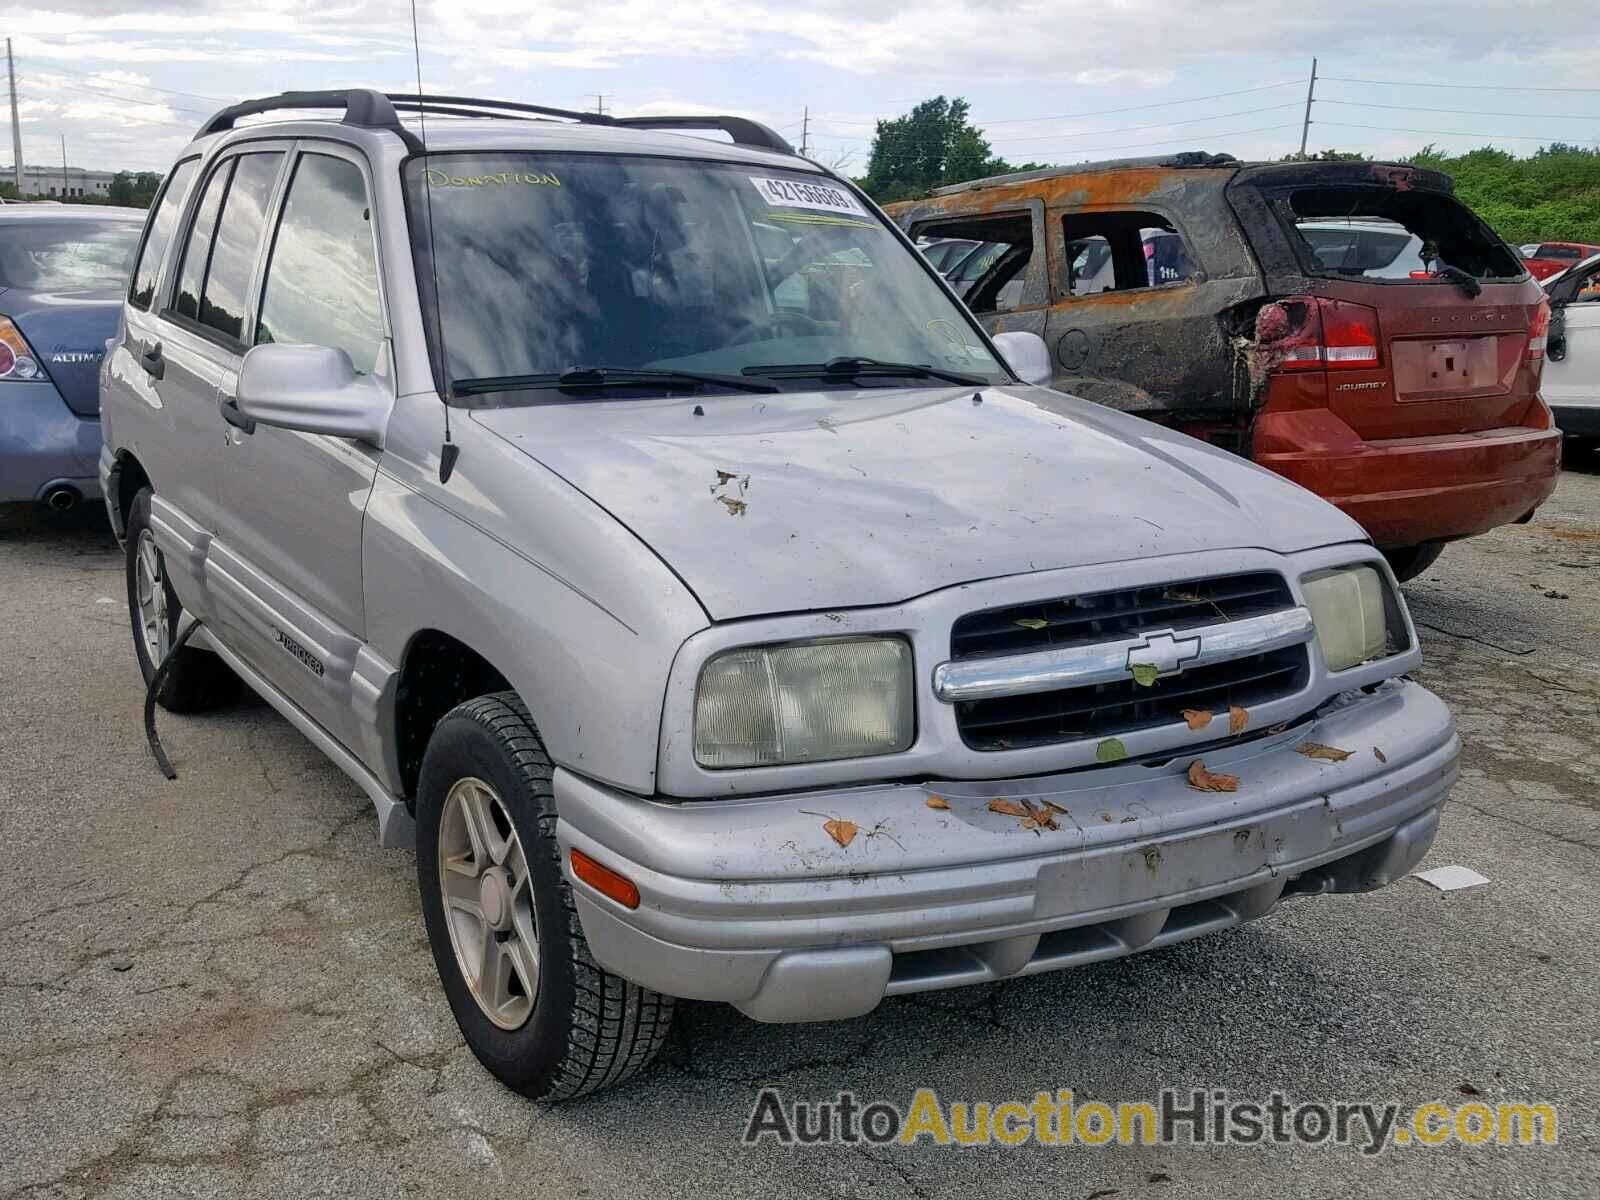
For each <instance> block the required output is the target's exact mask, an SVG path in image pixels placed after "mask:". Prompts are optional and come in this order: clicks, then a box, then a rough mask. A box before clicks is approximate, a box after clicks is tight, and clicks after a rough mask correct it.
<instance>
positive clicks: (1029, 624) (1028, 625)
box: [1016, 617, 1050, 629]
mask: <svg viewBox="0 0 1600 1200" xmlns="http://www.w3.org/2000/svg"><path fill="white" fill-rule="evenodd" d="M1016 624H1018V625H1021V626H1022V627H1023V628H1024V629H1044V628H1046V627H1047V626H1049V624H1050V622H1049V621H1041V620H1040V619H1039V618H1038V617H1022V618H1020V619H1019V620H1018V621H1017V622H1016Z"/></svg>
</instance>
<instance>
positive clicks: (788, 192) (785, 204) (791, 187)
mask: <svg viewBox="0 0 1600 1200" xmlns="http://www.w3.org/2000/svg"><path fill="white" fill-rule="evenodd" d="M750 182H751V183H752V184H754V185H755V189H756V191H758V192H760V193H761V198H762V199H763V200H765V201H766V202H767V203H768V204H770V205H772V206H773V207H775V208H815V209H820V210H821V211H823V212H831V213H849V214H850V215H851V216H853V217H864V216H866V215H867V212H866V210H865V209H864V208H862V207H861V205H859V204H857V203H856V199H855V197H854V196H852V195H850V193H849V192H847V191H845V190H844V189H842V188H837V187H834V186H833V185H832V184H828V183H807V182H805V181H804V180H799V179H770V178H767V177H764V176H761V175H752V176H750Z"/></svg>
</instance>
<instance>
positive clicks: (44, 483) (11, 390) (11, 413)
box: [0, 381, 100, 504]
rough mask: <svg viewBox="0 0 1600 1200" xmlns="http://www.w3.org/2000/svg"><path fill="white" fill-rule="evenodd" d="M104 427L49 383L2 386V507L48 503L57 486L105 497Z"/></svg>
mask: <svg viewBox="0 0 1600 1200" xmlns="http://www.w3.org/2000/svg"><path fill="white" fill-rule="evenodd" d="M99 459H100V422H99V421H97V420H94V419H93V418H87V417H80V416H78V415H77V414H76V413H75V412H73V411H72V410H71V409H70V408H68V407H67V402H66V401H65V400H63V399H62V398H61V393H59V392H58V391H56V389H55V386H54V385H53V384H51V383H48V382H45V381H30V382H26V383H21V382H0V504H13V503H28V502H30V501H39V500H43V499H44V496H45V493H46V492H47V491H48V490H49V489H50V488H51V487H53V486H55V485H58V484H65V485H67V486H69V487H72V488H75V489H76V490H77V492H78V494H79V495H80V496H81V497H82V498H83V499H85V500H95V499H98V498H99V496H100V477H99V472H98V468H97V464H98V462H99Z"/></svg>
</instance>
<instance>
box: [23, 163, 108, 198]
mask: <svg viewBox="0 0 1600 1200" xmlns="http://www.w3.org/2000/svg"><path fill="white" fill-rule="evenodd" d="M115 175H116V172H115V171H86V170H84V169H83V168H82V167H29V166H25V167H23V168H22V194H23V195H24V196H37V197H39V198H41V199H45V200H48V199H50V198H52V197H56V198H61V197H66V196H104V195H106V194H107V193H109V192H110V191H111V180H112V178H113V177H114V176H115ZM15 178H16V174H15V172H14V171H13V169H12V168H11V167H0V183H10V182H11V181H12V180H13V179H15Z"/></svg>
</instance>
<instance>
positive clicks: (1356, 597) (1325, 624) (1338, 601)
mask: <svg viewBox="0 0 1600 1200" xmlns="http://www.w3.org/2000/svg"><path fill="white" fill-rule="evenodd" d="M1300 584H1301V587H1302V589H1303V590H1304V592H1305V597H1306V604H1307V605H1309V606H1310V608H1311V616H1312V619H1313V620H1315V621H1316V624H1317V641H1318V643H1319V644H1320V645H1321V646H1322V657H1323V660H1324V661H1325V662H1326V663H1327V664H1328V670H1330V671H1344V670H1348V669H1349V668H1351V667H1356V666H1360V665H1361V664H1362V663H1364V662H1371V661H1372V660H1373V659H1375V658H1387V657H1388V656H1389V655H1391V654H1395V653H1397V652H1398V651H1400V650H1401V649H1404V646H1403V645H1402V644H1401V643H1402V642H1404V641H1405V640H1406V638H1405V622H1404V621H1402V620H1401V619H1400V606H1399V602H1398V601H1397V600H1395V599H1394V598H1393V597H1392V596H1391V595H1390V594H1389V588H1388V585H1387V584H1385V583H1384V581H1383V576H1382V575H1381V574H1379V573H1378V570H1377V568H1375V567H1367V566H1356V567H1339V568H1337V569H1335V570H1332V571H1317V572H1315V573H1313V574H1311V575H1307V576H1305V577H1304V578H1303V579H1301V581H1300Z"/></svg>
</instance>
